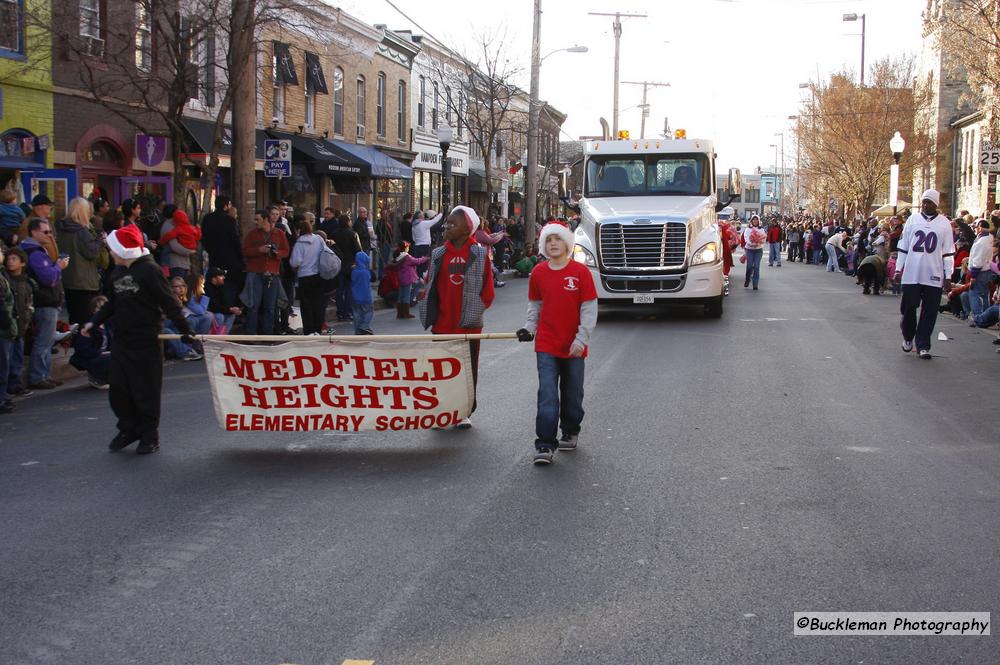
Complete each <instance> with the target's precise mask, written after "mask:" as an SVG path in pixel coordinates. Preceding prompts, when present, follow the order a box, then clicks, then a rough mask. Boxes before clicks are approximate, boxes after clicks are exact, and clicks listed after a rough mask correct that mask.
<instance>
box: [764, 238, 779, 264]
mask: <svg viewBox="0 0 1000 665" xmlns="http://www.w3.org/2000/svg"><path fill="white" fill-rule="evenodd" d="M768 249H769V253H768V255H767V265H776V266H780V265H781V243H780V242H771V243H768Z"/></svg>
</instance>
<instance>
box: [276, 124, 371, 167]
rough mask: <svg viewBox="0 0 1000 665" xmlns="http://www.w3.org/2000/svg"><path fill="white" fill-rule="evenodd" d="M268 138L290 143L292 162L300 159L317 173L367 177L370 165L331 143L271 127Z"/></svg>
mask: <svg viewBox="0 0 1000 665" xmlns="http://www.w3.org/2000/svg"><path fill="white" fill-rule="evenodd" d="M267 134H268V136H269V137H270V138H275V139H284V140H287V141H291V143H292V153H293V155H292V162H293V163H295V162H296V160H301V162H302V163H304V164H306V165H307V166H308V167H309V170H310V171H311V172H312V173H315V174H317V175H348V176H355V177H368V176H370V175H371V167H370V166H369V165H368V163H367V162H365V161H364V160H361V159H358V158H357V157H355V156H354V155H351V154H350V153H348V152H345V151H344V150H341V149H340V148H339V147H337V146H336V145H334V144H333V142H332V141H326V140H324V139H321V138H316V137H312V136H303V135H301V134H289V133H287V132H279V131H276V130H273V129H269V130H267Z"/></svg>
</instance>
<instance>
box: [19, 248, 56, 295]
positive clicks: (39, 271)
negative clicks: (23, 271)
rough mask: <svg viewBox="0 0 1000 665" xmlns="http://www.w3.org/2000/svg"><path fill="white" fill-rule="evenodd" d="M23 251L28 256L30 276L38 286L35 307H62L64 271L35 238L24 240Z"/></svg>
mask: <svg viewBox="0 0 1000 665" xmlns="http://www.w3.org/2000/svg"><path fill="white" fill-rule="evenodd" d="M21 249H23V250H24V251H25V253H26V254H27V255H28V275H29V276H30V277H31V278H32V279H33V280H35V282H36V283H37V284H38V288H37V289H36V290H35V307H62V304H63V285H62V270H61V269H60V268H59V266H58V265H56V264H55V263H53V262H52V260H51V259H50V258H49V255H48V252H47V251H46V249H45V248H44V247H42V246H41V245H39V244H38V243H37V242H36V241H35V240H34V239H33V238H28V239H26V240H24V241H23V242H22V243H21Z"/></svg>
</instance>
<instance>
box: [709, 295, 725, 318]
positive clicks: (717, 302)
mask: <svg viewBox="0 0 1000 665" xmlns="http://www.w3.org/2000/svg"><path fill="white" fill-rule="evenodd" d="M722 298H723V297H722V296H717V297H715V298H712V299H711V300H709V301H708V302H706V303H705V316H707V317H708V318H710V319H721V318H722Z"/></svg>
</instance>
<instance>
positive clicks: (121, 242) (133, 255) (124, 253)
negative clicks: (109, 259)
mask: <svg viewBox="0 0 1000 665" xmlns="http://www.w3.org/2000/svg"><path fill="white" fill-rule="evenodd" d="M108 249H110V250H111V252H112V253H113V254H114V255H115V256H117V257H119V258H122V259H124V260H126V261H132V260H134V259H137V258H139V257H140V256H144V255H146V254H149V250H148V249H146V243H145V241H144V240H143V238H142V231H141V230H140V229H139V227H138V226H136V225H135V224H129V225H127V226H123V227H121V228H120V229H118V230H117V231H112V232H111V235H109V236H108Z"/></svg>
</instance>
